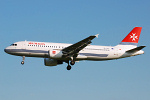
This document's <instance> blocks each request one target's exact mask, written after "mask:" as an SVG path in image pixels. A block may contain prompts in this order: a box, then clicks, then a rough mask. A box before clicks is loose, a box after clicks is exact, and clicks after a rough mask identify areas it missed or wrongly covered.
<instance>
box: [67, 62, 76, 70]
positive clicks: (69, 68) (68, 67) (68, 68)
mask: <svg viewBox="0 0 150 100" xmlns="http://www.w3.org/2000/svg"><path fill="white" fill-rule="evenodd" d="M67 63H68V66H67V70H71V66H70V65H69V61H68V62H67ZM70 64H71V65H74V64H75V61H73V60H72V61H71V62H70Z"/></svg>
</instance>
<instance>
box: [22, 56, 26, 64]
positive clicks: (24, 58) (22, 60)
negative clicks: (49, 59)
mask: <svg viewBox="0 0 150 100" xmlns="http://www.w3.org/2000/svg"><path fill="white" fill-rule="evenodd" d="M22 59H23V60H22V61H21V64H22V65H24V60H25V56H23V57H22Z"/></svg>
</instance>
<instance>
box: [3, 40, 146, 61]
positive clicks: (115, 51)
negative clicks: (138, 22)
mask: <svg viewBox="0 0 150 100" xmlns="http://www.w3.org/2000/svg"><path fill="white" fill-rule="evenodd" d="M70 45H72V44H65V43H48V42H34V41H21V42H16V43H14V44H13V45H11V46H9V47H7V48H6V49H5V52H7V53H9V54H12V55H17V56H27V57H42V58H52V59H58V60H67V58H66V59H65V58H61V57H57V56H55V55H54V56H51V57H50V56H49V55H50V54H49V52H50V51H55V52H53V53H54V54H55V53H58V54H59V51H61V50H62V49H63V48H65V47H68V46H70ZM135 47H136V46H134V45H117V46H114V47H113V46H96V45H89V46H87V47H85V48H84V49H83V50H81V51H80V52H79V53H78V56H77V57H76V61H78V60H97V61H100V60H111V59H119V58H124V57H130V56H135V55H139V54H143V53H144V51H142V50H140V51H138V52H136V53H132V54H129V53H126V51H127V50H130V49H133V48H135Z"/></svg>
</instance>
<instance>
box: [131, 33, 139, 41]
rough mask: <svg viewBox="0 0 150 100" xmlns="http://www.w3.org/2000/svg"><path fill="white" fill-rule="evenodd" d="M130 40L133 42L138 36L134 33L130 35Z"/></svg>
mask: <svg viewBox="0 0 150 100" xmlns="http://www.w3.org/2000/svg"><path fill="white" fill-rule="evenodd" d="M130 38H131V39H132V41H135V40H136V39H138V36H136V33H135V34H134V33H132V35H130Z"/></svg>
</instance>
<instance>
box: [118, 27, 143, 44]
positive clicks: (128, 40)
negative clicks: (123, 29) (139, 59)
mask: <svg viewBox="0 0 150 100" xmlns="http://www.w3.org/2000/svg"><path fill="white" fill-rule="evenodd" d="M141 30H142V27H135V28H134V29H133V30H132V31H131V32H130V33H129V34H128V35H127V36H126V37H125V38H124V39H123V40H122V41H121V43H120V44H121V45H137V44H138V41H139V38H140V34H141Z"/></svg>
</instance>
